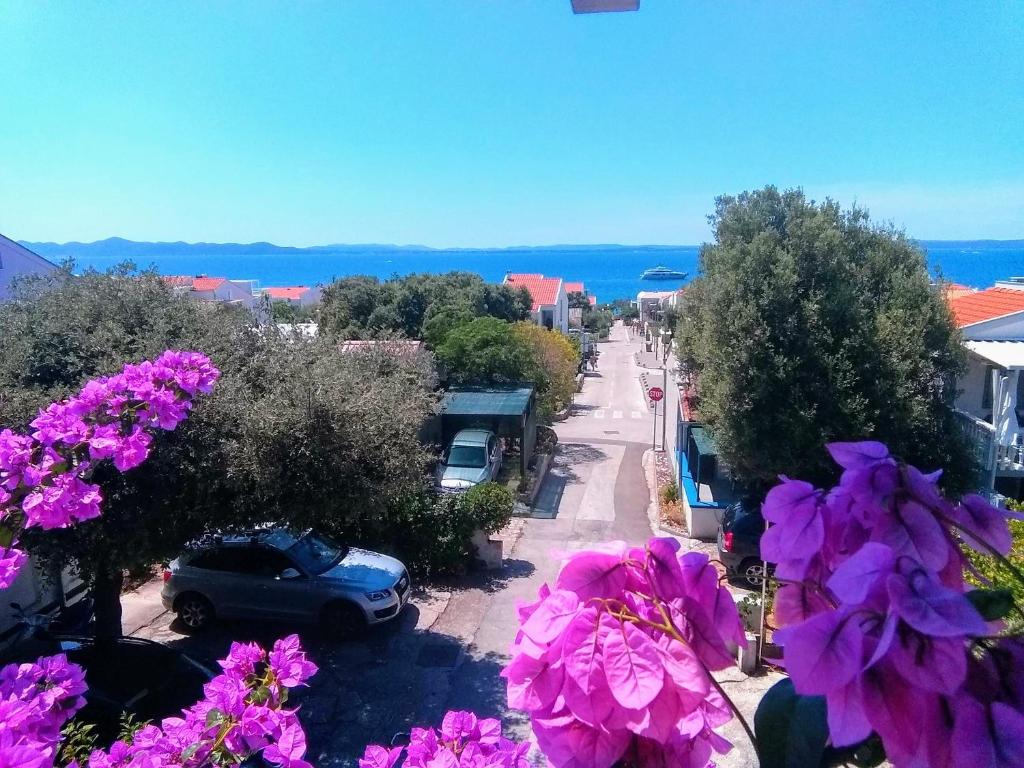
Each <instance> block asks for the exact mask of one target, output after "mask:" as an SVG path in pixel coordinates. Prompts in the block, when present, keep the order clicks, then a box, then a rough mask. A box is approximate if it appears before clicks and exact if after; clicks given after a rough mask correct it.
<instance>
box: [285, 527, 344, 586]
mask: <svg viewBox="0 0 1024 768" xmlns="http://www.w3.org/2000/svg"><path fill="white" fill-rule="evenodd" d="M346 552H347V550H346V549H345V548H344V547H341V546H339V545H337V544H335V543H334V542H332V541H330V540H328V539H325V538H323V537H320V536H313V535H312V534H308V535H306V536H303V537H302V538H301V539H299V540H298V541H297V542H295V543H294V544H293V545H292V546H290V547H289V548H288V554H289V555H291V556H292V557H293V558H294V559H295V560H296V561H297V562H298V563H300V564H301V565H302V567H303V568H304V569H305V570H307V571H309V572H310V573H315V574H316V575H318V576H319V575H320V574H321V573H324V572H325V571H329V570H330V569H331V568H333V567H334V566H335V564H337V563H338V562H340V561H341V560H342V559H343V558H344V557H345V554H346Z"/></svg>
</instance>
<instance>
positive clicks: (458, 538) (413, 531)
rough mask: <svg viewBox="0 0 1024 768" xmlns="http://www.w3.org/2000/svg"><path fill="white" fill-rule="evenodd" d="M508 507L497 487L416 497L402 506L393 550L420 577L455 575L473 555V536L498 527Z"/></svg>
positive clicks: (507, 517)
mask: <svg viewBox="0 0 1024 768" xmlns="http://www.w3.org/2000/svg"><path fill="white" fill-rule="evenodd" d="M513 504H514V499H513V496H512V493H511V492H510V491H509V489H508V488H506V487H505V486H503V485H499V484H498V483H483V484H481V485H478V486H475V487H474V488H471V489H470V490H469V491H467V492H466V493H464V494H440V495H435V494H433V493H430V492H424V493H422V494H418V495H416V496H413V497H411V498H408V499H405V500H403V502H402V505H401V506H402V510H401V514H400V516H399V520H400V522H399V523H398V525H396V530H397V531H400V533H398V534H397V538H394V539H393V540H392V542H393V546H394V547H395V549H397V551H398V554H399V555H400V556H401V558H402V560H403V562H405V564H406V565H407V566H408V567H409V568H410V570H412V571H413V572H414V573H416V574H417V575H419V576H421V577H426V576H433V575H437V574H443V573H453V572H457V571H459V570H461V569H462V568H464V567H465V566H466V564H467V563H468V562H469V560H470V558H471V556H472V554H473V547H472V544H471V542H470V539H471V538H472V536H473V533H474V532H476V531H478V530H481V531H483V532H484V533H494V532H495V531H498V530H501V529H502V528H504V527H505V526H506V525H508V522H509V520H511V519H512V507H513ZM366 543H367V544H376V543H377V542H366Z"/></svg>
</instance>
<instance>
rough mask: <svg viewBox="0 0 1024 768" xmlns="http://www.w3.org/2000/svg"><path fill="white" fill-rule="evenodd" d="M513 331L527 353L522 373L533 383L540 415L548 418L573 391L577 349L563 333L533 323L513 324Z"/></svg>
mask: <svg viewBox="0 0 1024 768" xmlns="http://www.w3.org/2000/svg"><path fill="white" fill-rule="evenodd" d="M513 332H514V334H515V337H516V339H517V340H518V341H519V342H520V343H521V344H522V345H523V346H524V347H526V349H527V350H528V352H529V356H530V361H531V365H530V368H529V370H528V371H527V372H526V375H527V377H528V378H529V379H530V380H531V381H533V382H535V383H536V384H537V403H538V406H539V410H540V416H541V418H542V419H545V420H550V419H551V417H552V416H554V415H555V413H557V412H558V411H560V410H561V409H562V408H565V407H566V406H567V405H568V404H569V403H571V402H572V397H573V395H574V394H575V393H576V373H577V371H578V369H579V359H580V358H579V351H578V349H577V348H576V347H574V346H573V344H572V342H571V341H570V340H569V337H567V336H566V335H565V334H563V333H560V332H559V331H551V330H548V329H547V328H542V327H541V326H539V325H537V324H535V323H529V322H522V323H516V324H515V325H514V326H513Z"/></svg>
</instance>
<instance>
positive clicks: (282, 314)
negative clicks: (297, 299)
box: [270, 301, 314, 323]
mask: <svg viewBox="0 0 1024 768" xmlns="http://www.w3.org/2000/svg"><path fill="white" fill-rule="evenodd" d="M270 316H271V318H273V320H274V322H275V323H306V322H309V321H310V320H312V319H313V316H314V314H313V309H312V308H311V307H303V306H300V305H298V304H292V303H291V302H290V301H272V302H270Z"/></svg>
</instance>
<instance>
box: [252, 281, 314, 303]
mask: <svg viewBox="0 0 1024 768" xmlns="http://www.w3.org/2000/svg"><path fill="white" fill-rule="evenodd" d="M263 295H264V296H268V297H270V300H271V301H285V302H288V303H289V304H291V305H293V306H296V307H311V306H313V305H314V304H319V303H320V298H321V297H322V296H323V288H320V287H319V286H315V287H313V288H310V287H309V286H306V285H292V286H288V287H276V286H275V287H271V288H264V289H263Z"/></svg>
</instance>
